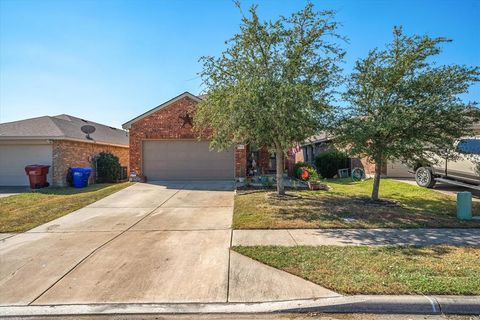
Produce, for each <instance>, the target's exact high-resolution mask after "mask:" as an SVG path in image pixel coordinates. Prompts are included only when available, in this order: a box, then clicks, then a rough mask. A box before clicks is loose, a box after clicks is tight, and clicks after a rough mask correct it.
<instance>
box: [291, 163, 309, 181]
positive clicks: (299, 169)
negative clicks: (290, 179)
mask: <svg viewBox="0 0 480 320" xmlns="http://www.w3.org/2000/svg"><path fill="white" fill-rule="evenodd" d="M302 168H310V169H314V168H313V166H312V165H311V164H310V163H307V162H297V163H295V166H294V167H293V172H294V174H295V178H297V179H300V178H301V177H300V176H301V174H302V171H303V169H302Z"/></svg>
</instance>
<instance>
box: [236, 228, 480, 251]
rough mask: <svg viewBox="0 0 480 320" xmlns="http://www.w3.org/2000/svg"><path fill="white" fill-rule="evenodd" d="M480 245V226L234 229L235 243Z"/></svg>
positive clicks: (289, 244)
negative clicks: (471, 227)
mask: <svg viewBox="0 0 480 320" xmlns="http://www.w3.org/2000/svg"><path fill="white" fill-rule="evenodd" d="M321 245H336V246H362V245H365V246H391V245H395V246H405V245H417V246H428V245H452V246H475V247H480V229H279V230H234V231H233V238H232V246H321Z"/></svg>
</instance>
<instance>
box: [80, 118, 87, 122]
mask: <svg viewBox="0 0 480 320" xmlns="http://www.w3.org/2000/svg"><path fill="white" fill-rule="evenodd" d="M80 120H82V121H83V122H85V123H88V121H87V120H85V119H80Z"/></svg>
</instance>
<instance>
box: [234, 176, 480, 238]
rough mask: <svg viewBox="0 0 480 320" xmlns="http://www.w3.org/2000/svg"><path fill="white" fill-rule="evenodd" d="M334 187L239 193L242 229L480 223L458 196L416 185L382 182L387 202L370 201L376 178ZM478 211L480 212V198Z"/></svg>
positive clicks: (336, 183)
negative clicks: (283, 195) (461, 215)
mask: <svg viewBox="0 0 480 320" xmlns="http://www.w3.org/2000/svg"><path fill="white" fill-rule="evenodd" d="M327 183H328V185H329V186H331V187H332V189H331V190H330V191H295V192H293V191H291V193H295V194H298V195H301V196H302V198H301V199H290V200H280V199H275V198H274V197H268V196H266V192H256V193H250V194H238V195H237V196H236V197H235V209H234V219H233V226H234V228H236V229H284V228H422V227H430V228H445V227H480V221H478V220H477V221H460V220H458V219H457V218H456V202H455V197H453V196H449V195H445V194H442V193H439V192H436V191H433V190H429V189H424V188H420V187H417V186H413V185H410V184H406V183H402V182H398V181H395V180H388V179H385V180H383V181H382V186H381V189H380V190H381V194H380V195H381V197H382V199H384V200H386V201H384V202H383V203H379V204H372V203H370V202H369V201H368V199H369V198H368V197H369V195H370V192H371V187H372V181H371V180H367V181H363V182H352V181H351V180H350V179H346V180H331V181H328V182H327ZM474 211H475V212H480V206H479V204H478V203H474Z"/></svg>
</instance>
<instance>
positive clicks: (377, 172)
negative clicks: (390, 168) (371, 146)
mask: <svg viewBox="0 0 480 320" xmlns="http://www.w3.org/2000/svg"><path fill="white" fill-rule="evenodd" d="M378 159H379V160H375V177H374V179H373V190H372V197H371V200H372V201H377V200H378V190H379V189H380V176H381V175H382V157H378Z"/></svg>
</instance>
